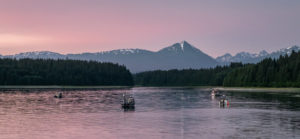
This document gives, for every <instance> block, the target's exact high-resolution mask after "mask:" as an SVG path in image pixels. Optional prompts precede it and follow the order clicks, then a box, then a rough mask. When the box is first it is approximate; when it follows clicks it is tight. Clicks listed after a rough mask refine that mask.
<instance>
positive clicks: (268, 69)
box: [224, 51, 300, 87]
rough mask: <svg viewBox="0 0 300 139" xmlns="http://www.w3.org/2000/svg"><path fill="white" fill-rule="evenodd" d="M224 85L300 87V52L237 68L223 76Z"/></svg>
mask: <svg viewBox="0 0 300 139" xmlns="http://www.w3.org/2000/svg"><path fill="white" fill-rule="evenodd" d="M224 86H259V87H300V52H297V53H296V52H294V51H293V52H292V53H291V55H290V56H288V55H285V56H280V58H279V59H271V58H267V59H265V60H263V61H261V62H259V63H258V64H255V65H249V66H245V67H242V68H237V69H235V70H233V71H232V72H230V73H229V74H228V75H227V76H226V77H225V79H224Z"/></svg>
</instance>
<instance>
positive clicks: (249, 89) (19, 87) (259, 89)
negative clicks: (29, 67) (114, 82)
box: [0, 85, 300, 93]
mask: <svg viewBox="0 0 300 139" xmlns="http://www.w3.org/2000/svg"><path fill="white" fill-rule="evenodd" d="M140 87H145V88H151V87H154V88H201V89H207V90H210V89H218V90H220V91H232V92H277V93H280V92H287V93H300V88H291V87H287V88H274V87H270V88H268V87H221V86H63V85H62V86H60V85H44V86H39V85H0V90H28V89H42V90H44V89H45V90H48V89H70V90H71V89H128V88H140Z"/></svg>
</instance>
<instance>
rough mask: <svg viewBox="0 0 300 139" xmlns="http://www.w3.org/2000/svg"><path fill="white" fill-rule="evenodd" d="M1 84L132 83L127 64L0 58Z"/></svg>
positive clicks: (129, 84)
mask: <svg viewBox="0 0 300 139" xmlns="http://www.w3.org/2000/svg"><path fill="white" fill-rule="evenodd" d="M0 85H127V86H131V85H133V78H132V75H131V73H130V72H129V71H128V70H127V69H126V67H125V66H120V65H117V64H112V63H99V62H94V61H79V60H42V59H37V60H33V59H20V60H16V59H0Z"/></svg>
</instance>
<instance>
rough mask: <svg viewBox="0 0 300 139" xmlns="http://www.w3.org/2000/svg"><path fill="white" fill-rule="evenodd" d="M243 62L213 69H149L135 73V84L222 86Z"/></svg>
mask: <svg viewBox="0 0 300 139" xmlns="http://www.w3.org/2000/svg"><path fill="white" fill-rule="evenodd" d="M243 66H245V65H243V64H241V63H231V65H230V66H217V67H216V68H211V69H199V70H195V69H186V70H168V71H162V70H157V71H147V72H142V73H138V74H136V75H135V84H136V85H141V86H222V85H223V80H224V78H225V76H226V75H227V74H228V73H229V72H231V71H232V70H233V69H235V68H238V67H243Z"/></svg>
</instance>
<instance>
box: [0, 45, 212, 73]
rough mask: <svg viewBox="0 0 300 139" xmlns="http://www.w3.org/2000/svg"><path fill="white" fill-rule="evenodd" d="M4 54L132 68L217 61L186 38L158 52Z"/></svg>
mask: <svg viewBox="0 0 300 139" xmlns="http://www.w3.org/2000/svg"><path fill="white" fill-rule="evenodd" d="M5 57H6V58H16V59H22V58H32V59H39V58H41V59H76V60H93V61H100V62H112V63H118V64H121V65H125V66H126V67H127V68H128V69H129V70H130V71H131V72H133V73H136V72H141V71H149V70H169V69H187V68H193V69H199V68H209V67H214V66H216V65H217V61H216V60H215V59H213V58H212V57H210V56H208V55H207V54H205V53H203V52H202V51H200V50H199V49H197V48H196V47H194V46H192V45H190V44H189V43H188V42H186V41H182V42H180V43H175V44H173V45H171V46H169V47H166V48H163V49H161V50H159V51H157V52H152V51H148V50H143V49H118V50H112V51H105V52H98V53H82V54H66V55H62V54H59V53H53V52H48V51H42V52H27V53H20V54H16V55H9V56H5Z"/></svg>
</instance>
